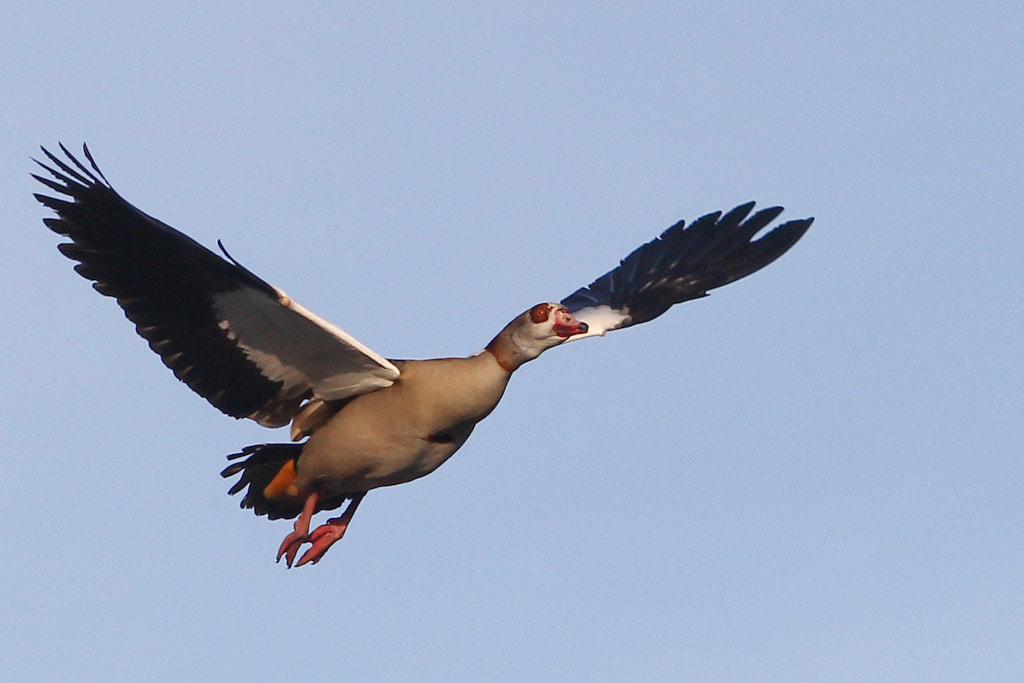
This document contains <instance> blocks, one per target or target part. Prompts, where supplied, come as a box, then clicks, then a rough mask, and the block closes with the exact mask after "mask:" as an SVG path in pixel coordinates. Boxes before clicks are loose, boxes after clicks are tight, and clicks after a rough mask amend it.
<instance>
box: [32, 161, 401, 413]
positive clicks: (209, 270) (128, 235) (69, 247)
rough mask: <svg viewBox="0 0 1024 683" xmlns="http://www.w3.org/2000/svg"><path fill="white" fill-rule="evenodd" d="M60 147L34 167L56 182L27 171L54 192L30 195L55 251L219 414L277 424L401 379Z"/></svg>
mask: <svg viewBox="0 0 1024 683" xmlns="http://www.w3.org/2000/svg"><path fill="white" fill-rule="evenodd" d="M61 151H62V152H63V153H64V155H65V156H66V160H65V159H62V158H59V157H57V156H56V155H54V154H51V153H50V152H49V151H47V150H46V149H43V153H44V154H45V155H46V157H47V159H48V160H49V162H50V165H47V164H44V163H42V162H38V161H37V162H36V163H38V164H39V165H40V166H42V167H43V168H44V169H45V170H46V171H48V172H49V173H50V174H51V175H52V176H53V178H54V179H55V180H54V179H50V178H46V177H43V176H38V175H36V176H33V177H35V178H36V179H37V180H38V181H39V182H41V183H42V184H43V185H45V186H46V187H48V188H50V189H51V190H53V191H54V192H55V193H57V194H58V195H61V197H60V198H58V197H51V196H47V195H43V194H37V195H35V196H36V199H38V200H39V201H40V202H41V203H42V204H44V205H45V206H47V207H49V208H50V209H52V210H53V211H54V212H55V213H56V214H57V217H56V218H46V219H44V221H43V222H44V223H45V224H46V225H47V227H49V228H50V229H51V230H53V231H54V232H56V233H58V234H60V235H64V236H66V237H69V238H70V239H71V242H67V243H64V244H61V245H59V246H58V248H59V250H60V252H61V253H62V254H64V255H65V256H67V257H68V258H71V259H73V260H75V261H78V264H77V265H76V266H75V270H76V271H78V273H79V274H81V275H82V276H83V277H85V278H87V279H89V280H92V281H93V287H94V288H95V289H96V291H98V292H100V293H101V294H103V295H105V296H110V297H114V298H116V299H117V303H118V304H119V305H120V306H121V308H122V309H124V312H125V315H126V316H127V317H128V319H129V320H131V321H132V322H133V323H135V329H136V330H137V331H138V333H139V334H140V335H141V336H142V337H143V338H145V339H146V341H148V342H149V346H150V348H151V349H153V351H155V352H156V353H157V354H159V355H160V358H161V359H162V360H163V362H164V364H165V365H167V367H168V368H170V369H171V370H172V371H173V372H174V374H175V376H176V377H178V379H180V380H181V381H183V382H185V383H186V384H187V385H188V386H189V387H191V388H192V389H193V390H194V391H195V392H196V393H198V394H199V395H201V396H202V397H204V398H205V399H207V400H208V401H209V402H210V403H211V404H213V405H214V406H215V407H216V408H218V409H219V410H221V411H223V412H224V413H226V414H228V415H231V416H233V417H252V418H253V419H256V420H258V421H259V422H260V423H261V424H265V425H267V426H278V425H281V424H286V423H287V421H288V420H289V419H290V417H291V415H292V413H294V412H295V410H296V409H297V408H298V406H299V404H300V403H301V402H302V401H303V400H304V399H306V398H308V397H309V396H311V395H319V394H320V393H323V394H324V396H323V397H324V398H332V399H334V398H341V397H343V395H344V394H345V393H346V391H348V395H352V394H355V393H365V391H366V390H372V389H373V388H376V387H380V386H387V385H389V384H391V382H392V381H393V380H394V378H395V377H397V376H398V371H397V369H396V368H394V366H393V365H391V364H390V363H389V362H387V361H386V360H384V359H383V358H381V357H379V356H377V354H374V353H373V352H372V351H369V350H368V349H366V348H365V347H362V345H360V344H359V343H358V342H356V341H355V340H354V339H352V338H351V337H349V336H348V335H347V334H346V333H344V332H343V331H341V330H339V329H338V328H336V327H334V326H333V325H331V324H330V323H327V322H326V321H323V320H321V319H319V318H317V317H316V316H315V315H313V314H312V313H310V312H309V311H306V310H305V309H303V308H302V307H301V306H299V305H298V304H295V303H294V302H292V301H291V300H290V299H288V297H287V296H286V295H285V294H284V293H283V292H281V291H280V290H278V289H276V288H275V287H273V286H272V285H270V284H269V283H267V282H265V281H263V280H262V279H260V278H259V277H257V276H256V275H255V274H253V273H252V272H250V271H248V270H247V269H245V268H244V267H242V266H241V265H239V264H238V263H235V262H231V261H227V260H225V259H223V258H221V257H220V256H218V255H217V254H215V253H213V252H212V251H210V250H208V249H206V248H205V247H203V246H202V245H201V244H199V243H198V242H196V241H195V240H193V239H191V238H190V237H188V236H187V235H184V234H183V233H181V232H178V231H177V230H175V229H174V228H172V227H170V226H169V225H166V224H165V223H162V222H161V221H159V220H157V219H155V218H153V217H151V216H148V215H146V214H145V213H143V212H142V211H140V210H139V209H137V208H135V207H134V206H132V205H131V204H129V203H128V202H127V201H125V200H124V199H123V198H122V197H121V196H120V195H119V194H117V192H115V191H114V189H113V188H112V187H111V185H110V183H109V182H107V180H106V178H105V177H104V176H103V174H102V172H100V170H99V168H98V166H97V165H96V162H95V161H94V160H93V158H92V155H91V154H90V153H89V150H88V148H87V147H85V146H83V152H84V154H85V158H86V159H87V160H88V162H89V164H90V166H91V168H89V167H86V166H85V165H84V164H83V163H82V162H80V161H79V160H78V159H76V158H75V157H74V155H72V154H71V153H70V152H68V150H67V149H66V148H65V147H64V146H63V145H61ZM345 373H348V374H347V375H346V374H345ZM353 377H355V380H353V379H352V378H353ZM342 380H344V381H342ZM332 382H333V384H332ZM360 382H361V384H360ZM342 385H345V387H347V388H344V387H342ZM350 385H351V386H350ZM353 386H354V387H355V388H354V389H353V388H352V387H353ZM324 387H326V389H325V390H324V391H322V392H320V391H318V389H321V388H324Z"/></svg>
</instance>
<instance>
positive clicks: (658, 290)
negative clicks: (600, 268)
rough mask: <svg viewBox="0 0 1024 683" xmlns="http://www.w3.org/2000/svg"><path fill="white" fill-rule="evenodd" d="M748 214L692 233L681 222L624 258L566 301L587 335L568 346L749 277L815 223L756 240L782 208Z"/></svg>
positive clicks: (694, 226) (735, 213)
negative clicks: (585, 327)
mask: <svg viewBox="0 0 1024 683" xmlns="http://www.w3.org/2000/svg"><path fill="white" fill-rule="evenodd" d="M753 209H754V202H748V203H746V204H741V205H740V206H737V207H736V208H735V209H733V210H732V211H730V212H729V213H727V214H725V215H724V216H723V215H722V212H721V211H716V212H715V213H709V214H708V215H706V216H703V217H701V218H698V219H697V220H696V221H694V222H693V223H691V224H690V225H689V226H687V225H686V223H685V221H679V222H678V223H676V224H675V225H673V226H672V227H671V228H669V229H668V230H666V231H665V232H663V233H661V236H659V237H657V238H655V239H654V240H652V241H650V242H648V243H647V244H645V245H643V246H642V247H639V248H638V249H636V250H635V251H634V252H633V253H632V254H630V255H629V256H627V257H626V258H624V259H623V260H622V262H621V263H620V264H619V267H618V268H615V269H614V270H612V271H609V272H608V273H605V274H604V275H602V276H601V277H599V278H597V279H596V280H594V282H592V283H591V284H590V285H589V286H587V287H582V288H580V289H578V290H576V291H575V292H573V293H572V294H570V295H569V296H567V297H566V298H565V299H563V300H562V304H563V305H564V306H566V307H567V308H568V309H569V310H570V311H572V313H573V314H574V315H575V316H576V318H578V319H579V320H582V321H583V322H585V323H587V325H588V326H589V328H590V329H589V331H588V332H587V333H586V334H581V335H577V336H573V337H570V340H576V339H583V338H585V337H592V336H595V335H601V336H603V335H604V334H605V333H606V332H609V331H611V330H618V329H621V328H624V327H629V326H630V325H637V324H639V323H644V322H647V321H648V320H653V319H654V318H657V317H658V316H659V315H661V314H662V313H664V312H665V311H667V310H668V309H669V308H671V307H672V306H673V305H674V304H678V303H681V302H683V301H689V300H690V299H697V298H700V297H702V296H707V293H708V291H709V290H712V289H714V288H715V287H721V286H722V285H727V284H729V283H730V282H733V281H735V280H739V279H740V278H742V277H746V276H747V275H750V274H751V273H753V272H755V271H757V270H760V269H761V268H764V267H765V266H766V265H768V264H769V263H771V262H772V261H774V260H775V259H777V258H779V257H780V256H782V255H783V254H784V253H785V252H786V250H788V249H789V248H790V247H792V246H793V245H794V244H796V242H797V240H799V239H800V238H801V237H802V236H803V234H804V233H805V232H807V229H808V228H809V227H811V223H812V222H813V221H814V219H813V218H805V219H802V220H796V221H789V222H788V223H784V224H782V225H780V226H778V227H776V228H774V229H773V230H771V231H770V232H768V233H767V234H765V235H764V236H762V237H760V238H758V239H756V240H755V239H754V236H755V235H757V234H758V233H759V232H761V230H763V229H764V228H766V227H767V226H768V224H769V223H771V222H772V221H773V220H775V219H776V218H777V217H778V216H779V214H781V213H782V207H781V206H773V207H771V208H768V209H762V210H760V211H758V212H757V213H755V214H754V215H752V216H751V215H750V212H751V211H753ZM748 216H749V217H748Z"/></svg>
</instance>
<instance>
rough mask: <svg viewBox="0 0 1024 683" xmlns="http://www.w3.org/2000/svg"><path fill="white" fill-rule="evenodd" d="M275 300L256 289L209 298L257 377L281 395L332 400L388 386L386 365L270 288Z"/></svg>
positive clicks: (392, 370)
mask: <svg viewBox="0 0 1024 683" xmlns="http://www.w3.org/2000/svg"><path fill="white" fill-rule="evenodd" d="M275 291H276V292H277V295H278V298H277V300H275V299H273V298H272V297H268V296H267V295H266V294H265V293H263V292H260V291H258V290H255V289H250V288H243V289H236V290H231V291H228V292H218V293H215V294H211V295H210V298H211V301H212V303H213V308H214V310H215V311H216V313H217V315H218V316H220V318H221V322H220V327H221V328H223V329H225V330H226V331H227V332H228V334H229V335H230V336H231V337H233V338H234V339H235V340H236V341H237V343H238V345H239V346H240V347H241V348H242V350H243V351H244V352H245V354H246V356H248V357H249V358H250V359H251V360H252V361H253V362H254V363H256V365H258V366H259V368H260V371H261V373H262V374H263V375H264V376H265V377H267V378H269V379H271V380H275V381H281V382H283V383H284V386H283V387H282V389H281V395H282V396H287V395H291V394H300V393H302V392H303V391H304V387H305V386H309V387H312V389H313V393H314V395H316V396H317V397H318V398H322V399H324V400H333V399H340V398H347V397H349V396H356V395H358V394H365V393H368V392H370V391H374V390H376V389H382V388H384V387H388V386H391V385H392V384H393V383H394V381H395V380H396V379H397V378H398V375H399V372H398V368H396V367H395V366H394V365H393V364H392V363H391V362H390V361H388V360H387V359H386V358H384V357H383V356H381V355H380V354H378V353H376V352H375V351H373V350H371V349H370V348H368V347H367V346H365V345H364V344H362V343H360V342H359V341H358V340H357V339H356V338H355V337H353V336H352V335H350V334H348V333H347V332H345V331H344V330H342V329H341V328H340V327H338V326H337V325H334V324H332V323H330V322H328V321H326V320H324V319H323V318H321V317H320V316H318V315H317V314H315V313H313V312H312V311H310V310H309V309H307V308H306V307H304V306H302V305H301V304H299V303H296V302H295V301H292V300H291V298H289V297H288V295H287V294H285V293H284V292H282V291H281V290H279V289H276V288H275Z"/></svg>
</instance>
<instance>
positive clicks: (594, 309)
mask: <svg viewBox="0 0 1024 683" xmlns="http://www.w3.org/2000/svg"><path fill="white" fill-rule="evenodd" d="M573 315H574V316H576V319H577V320H582V321H583V322H585V323H586V324H587V327H588V328H589V329H587V331H586V333H585V334H574V335H573V336H571V337H569V339H567V340H566V341H576V340H577V339H587V338H588V337H603V336H604V335H605V333H607V332H611V331H612V330H617V329H619V328H620V327H622V326H623V325H624V324H626V323H628V322H629V319H630V318H629V309H628V308H627V309H624V310H618V309H615V308H612V307H611V306H609V305H608V304H601V305H600V306H587V307H586V308H581V309H580V310H578V311H575V312H574V313H573Z"/></svg>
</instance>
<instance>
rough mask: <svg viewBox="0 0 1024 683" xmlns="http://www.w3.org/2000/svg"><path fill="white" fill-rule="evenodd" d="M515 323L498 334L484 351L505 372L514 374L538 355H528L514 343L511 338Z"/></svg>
mask: <svg viewBox="0 0 1024 683" xmlns="http://www.w3.org/2000/svg"><path fill="white" fill-rule="evenodd" d="M514 329H515V323H514V322H513V323H512V324H510V325H508V326H507V327H506V328H505V329H503V330H502V331H501V332H499V333H498V336H497V337H495V338H494V339H492V340H491V343H490V344H488V345H487V347H486V348H485V349H484V352H485V353H490V354H491V355H492V356H494V359H495V360H496V361H498V365H500V366H501V367H502V369H503V370H505V371H506V372H509V373H511V372H514V371H515V370H516V369H517V368H518V367H519V366H520V365H522V364H523V363H525V362H527V361H530V360H533V359H534V358H536V357H537V356H538V355H540V354H539V353H529V352H527V351H526V350H525V349H523V347H522V346H520V345H519V344H517V343H516V341H515V339H514V337H513V334H512V332H513V330H514Z"/></svg>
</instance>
